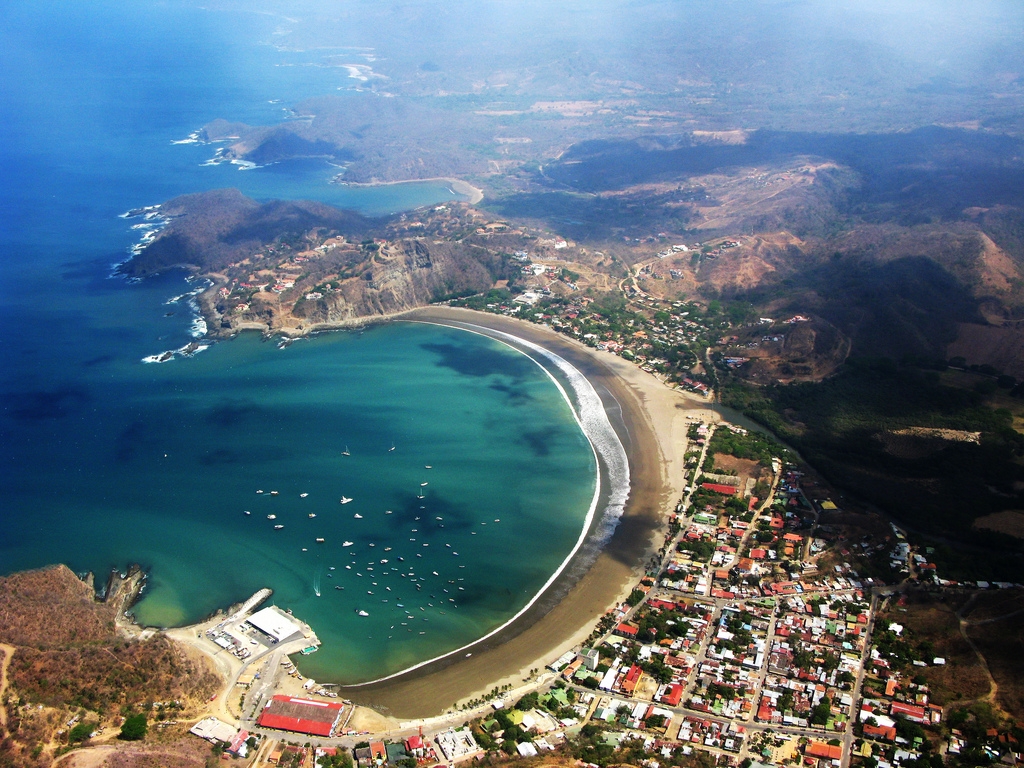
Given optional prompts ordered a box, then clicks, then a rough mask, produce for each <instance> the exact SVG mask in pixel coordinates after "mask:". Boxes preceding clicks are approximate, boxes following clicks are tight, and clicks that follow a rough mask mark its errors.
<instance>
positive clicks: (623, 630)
mask: <svg viewBox="0 0 1024 768" xmlns="http://www.w3.org/2000/svg"><path fill="white" fill-rule="evenodd" d="M639 631H640V628H639V627H634V626H633V625H632V624H619V626H617V627H616V628H615V634H616V635H619V636H620V637H636V633H637V632H639Z"/></svg>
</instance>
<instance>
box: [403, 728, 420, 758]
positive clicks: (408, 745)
mask: <svg viewBox="0 0 1024 768" xmlns="http://www.w3.org/2000/svg"><path fill="white" fill-rule="evenodd" d="M405 751H406V752H408V753H409V754H410V755H412V756H413V757H423V738H422V737H421V736H419V735H418V734H417V735H416V736H410V737H409V738H408V739H406V740H405Z"/></svg>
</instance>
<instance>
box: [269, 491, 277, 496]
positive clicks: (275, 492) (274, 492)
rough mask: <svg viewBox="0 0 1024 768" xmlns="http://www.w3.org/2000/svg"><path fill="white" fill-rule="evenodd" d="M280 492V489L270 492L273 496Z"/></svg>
mask: <svg viewBox="0 0 1024 768" xmlns="http://www.w3.org/2000/svg"><path fill="white" fill-rule="evenodd" d="M278 493H279V491H271V492H270V495H271V496H277V494H278Z"/></svg>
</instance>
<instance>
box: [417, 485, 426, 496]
mask: <svg viewBox="0 0 1024 768" xmlns="http://www.w3.org/2000/svg"><path fill="white" fill-rule="evenodd" d="M416 498H417V499H425V498H426V496H424V495H423V486H422V485H421V486H420V489H419V491H417V492H416Z"/></svg>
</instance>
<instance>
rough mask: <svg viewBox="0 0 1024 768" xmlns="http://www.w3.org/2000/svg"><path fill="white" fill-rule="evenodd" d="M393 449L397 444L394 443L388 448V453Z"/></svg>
mask: <svg viewBox="0 0 1024 768" xmlns="http://www.w3.org/2000/svg"><path fill="white" fill-rule="evenodd" d="M393 450H395V444H394V443H392V444H391V447H390V448H388V453H391V452H392V451H393Z"/></svg>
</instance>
